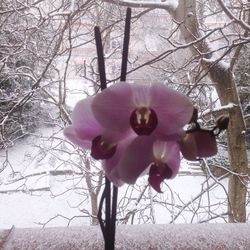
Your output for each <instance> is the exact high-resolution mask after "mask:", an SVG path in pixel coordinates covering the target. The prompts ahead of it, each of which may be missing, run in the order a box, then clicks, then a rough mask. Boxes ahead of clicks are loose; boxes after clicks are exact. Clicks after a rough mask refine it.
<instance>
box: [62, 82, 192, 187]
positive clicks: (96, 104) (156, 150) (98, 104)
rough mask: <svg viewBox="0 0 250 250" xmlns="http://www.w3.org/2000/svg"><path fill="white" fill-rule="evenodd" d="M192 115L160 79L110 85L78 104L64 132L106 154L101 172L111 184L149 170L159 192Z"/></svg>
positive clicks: (175, 164)
mask: <svg viewBox="0 0 250 250" xmlns="http://www.w3.org/2000/svg"><path fill="white" fill-rule="evenodd" d="M192 114H193V105H192V103H191V102H190V101H189V99H188V98H187V97H186V96H184V95H182V94H180V93H178V92H177V91H175V90H172V89H170V88H168V87H166V86H165V85H163V84H158V83H156V84H152V85H146V84H129V83H126V82H121V83H118V84H115V85H113V86H111V87H109V88H107V89H105V90H103V91H102V92H101V93H99V94H97V95H96V96H95V97H90V98H86V99H84V100H82V101H80V102H78V103H77V105H76V107H75V108H74V110H73V114H72V124H71V125H70V126H68V127H67V128H66V129H65V131H64V134H65V136H66V137H67V138H68V139H69V140H71V141H72V142H73V143H75V144H76V145H78V146H80V147H82V148H86V149H91V155H92V156H93V157H94V158H95V159H105V161H104V170H105V174H106V176H107V177H108V178H109V179H110V181H112V182H113V183H114V184H115V185H117V186H120V185H121V184H123V183H124V182H125V183H128V184H133V183H135V181H136V179H137V178H138V177H139V176H142V175H144V174H146V173H148V174H149V184H150V185H151V186H152V187H153V188H154V189H155V190H157V191H158V192H160V184H161V182H162V181H163V180H164V179H170V178H173V177H175V176H176V174H177V172H178V170H179V165H180V153H179V151H180V150H179V144H178V143H177V141H179V140H180V139H181V137H183V136H184V131H183V126H184V125H185V124H187V123H188V122H189V121H190V119H191V117H192Z"/></svg>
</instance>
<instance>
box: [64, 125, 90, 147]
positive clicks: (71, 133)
mask: <svg viewBox="0 0 250 250" xmlns="http://www.w3.org/2000/svg"><path fill="white" fill-rule="evenodd" d="M63 133H64V135H65V137H66V138H68V139H69V140H70V141H71V142H73V143H74V144H76V145H77V146H79V147H82V148H86V149H90V148H91V141H89V140H83V139H81V138H80V137H79V135H78V134H77V132H76V130H75V128H74V126H72V125H70V126H68V127H67V128H65V129H64V131H63Z"/></svg>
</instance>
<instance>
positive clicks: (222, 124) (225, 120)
mask: <svg viewBox="0 0 250 250" xmlns="http://www.w3.org/2000/svg"><path fill="white" fill-rule="evenodd" d="M228 124H229V116H227V115H222V116H220V117H219V118H218V119H217V120H216V127H217V128H219V129H220V130H224V129H227V127H228Z"/></svg>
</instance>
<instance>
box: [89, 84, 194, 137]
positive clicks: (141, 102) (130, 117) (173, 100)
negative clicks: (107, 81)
mask: <svg viewBox="0 0 250 250" xmlns="http://www.w3.org/2000/svg"><path fill="white" fill-rule="evenodd" d="M92 110H93V113H94V116H95V118H96V120H97V121H98V122H99V124H100V125H101V126H102V127H103V128H105V129H109V130H111V131H113V132H117V133H126V132H127V131H129V130H131V129H132V130H133V131H134V133H136V134H137V135H139V136H142V135H147V136H148V135H151V134H152V133H154V134H155V135H156V136H157V137H158V138H161V139H162V140H170V139H171V140H172V139H177V138H179V137H180V136H181V135H182V134H183V129H182V128H183V126H184V125H185V124H187V123H188V122H189V121H190V118H191V116H192V113H193V105H192V103H191V102H190V101H189V99H188V98H187V97H186V96H184V95H183V94H180V93H179V92H177V91H175V90H172V89H170V88H168V87H167V86H165V85H163V84H159V83H155V84H152V85H146V84H129V83H126V82H120V83H117V84H115V85H113V86H111V87H109V88H107V89H105V90H104V91H102V92H101V93H99V94H98V95H97V96H96V97H95V98H94V100H93V103H92Z"/></svg>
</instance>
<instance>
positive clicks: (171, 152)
mask: <svg viewBox="0 0 250 250" xmlns="http://www.w3.org/2000/svg"><path fill="white" fill-rule="evenodd" d="M165 147H166V149H165V150H166V153H165V154H164V157H163V159H162V162H163V163H165V164H167V165H168V167H169V168H171V170H172V176H171V179H173V178H174V177H175V176H176V175H177V174H178V172H179V168H180V161H181V159H180V148H179V145H178V143H177V142H175V141H168V142H166V144H165Z"/></svg>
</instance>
